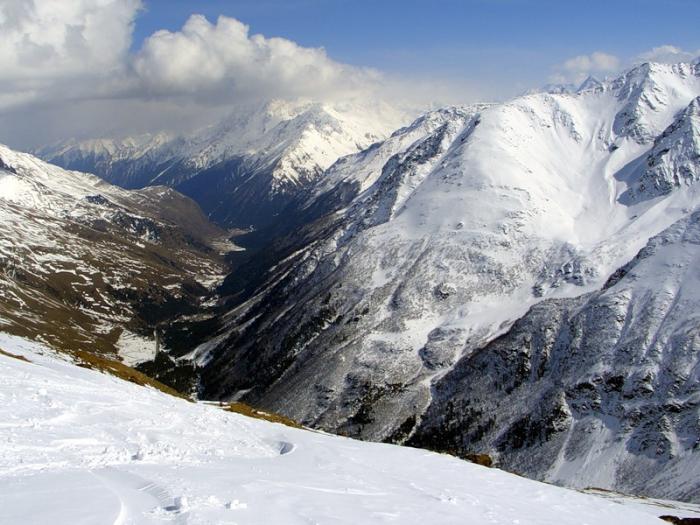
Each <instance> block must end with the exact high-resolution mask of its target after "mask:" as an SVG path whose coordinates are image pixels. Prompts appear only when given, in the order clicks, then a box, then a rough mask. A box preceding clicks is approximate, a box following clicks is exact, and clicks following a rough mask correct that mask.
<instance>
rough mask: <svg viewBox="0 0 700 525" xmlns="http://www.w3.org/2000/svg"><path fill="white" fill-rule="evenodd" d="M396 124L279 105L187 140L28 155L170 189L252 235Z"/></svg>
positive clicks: (337, 108)
mask: <svg viewBox="0 0 700 525" xmlns="http://www.w3.org/2000/svg"><path fill="white" fill-rule="evenodd" d="M404 119H405V115H403V114H402V113H401V112H398V111H396V110H394V109H392V108H390V107H389V106H387V105H385V104H382V103H373V104H366V105H356V104H350V103H347V104H335V105H331V104H321V103H315V102H307V101H297V102H286V101H279V100H278V101H272V102H269V103H266V104H263V105H260V106H256V107H251V108H243V109H240V110H237V111H235V112H233V113H232V114H231V115H229V116H228V117H227V118H225V119H223V120H221V121H220V122H218V123H217V124H214V125H212V126H209V127H207V128H204V129H202V130H199V131H197V132H196V133H193V134H191V135H188V136H173V135H170V134H167V133H159V134H155V135H141V136H136V137H126V138H120V139H112V138H103V139H94V140H83V141H76V140H69V141H66V142H63V143H59V144H56V145H53V146H50V147H46V148H42V149H40V150H38V151H37V152H36V153H37V155H39V156H40V157H42V158H43V159H45V160H47V161H49V162H52V163H54V164H57V165H59V166H62V167H64V168H66V169H73V170H80V171H86V172H90V173H95V174H97V175H99V176H100V177H102V178H103V179H105V180H107V181H108V182H110V183H112V184H116V185H118V186H121V187H123V188H129V189H136V188H143V187H146V186H152V185H166V186H170V187H172V188H175V189H177V190H178V191H180V192H182V193H184V194H185V195H188V196H190V197H191V198H193V199H194V200H195V201H197V202H198V203H199V205H200V206H201V207H202V208H203V209H204V211H205V213H206V214H207V215H208V216H209V217H210V218H211V219H212V220H213V221H215V222H217V223H219V224H221V225H223V226H227V227H238V228H248V227H250V226H252V227H255V228H258V227H261V226H265V225H268V224H271V223H273V222H275V221H276V220H279V213H280V212H281V210H282V209H283V208H284V207H285V206H286V205H287V204H288V203H289V201H290V199H291V198H293V196H294V195H295V194H296V193H298V192H299V191H301V190H303V189H305V188H306V187H308V186H309V185H310V184H311V183H313V182H314V181H315V180H316V179H317V178H318V177H319V176H320V174H321V173H323V171H324V170H325V169H326V168H328V167H329V166H330V165H331V164H333V162H335V161H336V160H337V159H338V158H339V157H341V156H344V155H348V154H350V153H356V152H358V151H360V150H362V149H364V148H366V147H368V146H370V145H371V144H372V143H374V142H377V141H379V140H381V139H384V138H386V136H387V135H388V134H389V133H390V132H391V131H393V130H394V129H396V127H398V126H399V125H400V124H401V123H402V122H403V121H404Z"/></svg>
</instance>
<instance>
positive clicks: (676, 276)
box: [410, 210, 700, 501]
mask: <svg viewBox="0 0 700 525" xmlns="http://www.w3.org/2000/svg"><path fill="white" fill-rule="evenodd" d="M698 264H700V210H697V211H694V212H693V213H692V214H690V215H689V216H687V217H684V218H683V219H680V220H679V221H677V222H676V223H674V224H673V225H672V226H670V227H669V228H667V229H666V230H664V231H663V232H662V233H661V234H659V235H657V236H655V237H653V238H652V239H651V240H650V241H649V243H648V244H647V245H646V246H645V247H644V248H643V249H642V250H641V251H640V252H639V254H638V255H637V256H636V257H635V258H634V259H633V260H632V261H631V262H630V263H629V264H627V265H625V266H623V267H622V268H620V270H619V271H618V272H616V273H615V274H613V276H612V277H611V278H610V279H609V280H608V282H607V283H606V284H605V286H604V287H603V288H602V289H601V290H599V291H597V292H594V293H592V294H586V295H583V296H581V297H576V298H571V299H548V300H545V301H542V302H541V303H539V304H537V305H536V306H534V307H532V308H531V309H530V311H529V312H528V313H527V314H526V315H525V316H524V317H522V318H521V319H519V320H518V321H516V322H515V323H514V325H513V326H512V327H511V328H510V329H509V330H508V332H506V333H505V334H503V335H502V336H500V337H498V338H496V339H495V340H493V341H491V342H490V343H488V344H487V345H485V346H484V347H482V348H479V349H478V350H476V351H475V352H473V353H471V354H469V355H466V356H464V357H463V358H462V359H460V361H459V362H458V363H457V364H456V365H455V367H454V368H453V369H452V370H451V371H450V372H449V373H448V374H447V375H446V376H445V377H444V378H442V379H441V380H440V381H438V382H437V383H436V384H435V385H434V388H433V399H432V402H431V406H430V408H429V409H428V410H427V412H426V413H425V414H424V415H423V417H422V420H421V424H420V426H419V428H418V429H417V431H416V432H415V434H414V435H413V436H412V437H411V439H410V442H411V443H412V444H414V445H420V444H424V445H428V444H429V445H430V446H435V444H436V442H439V443H440V448H442V449H449V450H454V451H459V452H460V453H462V454H467V453H474V452H475V451H481V450H488V451H491V453H494V456H498V458H499V459H498V462H499V465H501V466H502V467H503V468H505V469H507V470H514V471H517V472H520V473H523V474H525V475H527V476H529V477H533V478H538V479H544V480H547V481H550V482H555V483H557V482H558V483H564V484H566V485H571V486H576V487H579V488H584V487H589V486H596V487H599V486H606V487H614V488H615V489H617V490H620V491H622V492H625V493H640V492H646V493H657V494H661V493H663V494H664V495H665V496H666V497H671V498H674V499H684V500H694V501H697V500H698V499H700V478H698V475H697V474H698V472H700V439H698V436H700V420H699V419H698V415H699V408H698V407H699V405H698V400H699V399H700V381H699V379H700V376H699V375H698V374H699V372H698V370H699V368H698V348H699V347H698V341H699V340H700V278H699V276H698V274H697V268H698Z"/></svg>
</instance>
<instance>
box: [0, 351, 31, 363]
mask: <svg viewBox="0 0 700 525" xmlns="http://www.w3.org/2000/svg"><path fill="white" fill-rule="evenodd" d="M0 355H4V356H7V357H12V358H14V359H19V360H20V361H24V362H25V363H31V361H30V360H29V359H27V358H26V357H24V356H23V355H17V354H11V353H10V352H5V350H3V349H2V348H0Z"/></svg>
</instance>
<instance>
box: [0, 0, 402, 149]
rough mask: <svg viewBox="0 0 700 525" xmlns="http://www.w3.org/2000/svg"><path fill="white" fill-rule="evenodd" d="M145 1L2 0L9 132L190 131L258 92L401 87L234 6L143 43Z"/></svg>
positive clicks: (30, 136) (292, 94)
mask: <svg viewBox="0 0 700 525" xmlns="http://www.w3.org/2000/svg"><path fill="white" fill-rule="evenodd" d="M142 8H143V2H142V0H0V35H1V36H0V115H1V116H2V118H0V140H8V137H9V139H10V141H11V142H12V143H13V144H14V145H22V146H23V145H25V144H27V145H29V146H30V147H34V146H37V145H39V144H38V142H39V141H42V142H43V141H46V140H56V139H58V138H60V137H64V138H65V137H67V136H70V135H84V134H108V133H117V134H119V133H125V132H127V133H128V132H130V131H132V130H135V129H139V130H145V129H147V128H149V129H151V130H155V129H159V128H162V127H165V126H170V127H173V126H178V122H179V123H181V124H180V126H181V127H180V129H184V128H185V127H188V126H195V125H201V124H202V123H203V122H202V120H203V119H204V118H205V117H208V118H214V117H212V115H216V114H220V113H221V112H226V111H229V110H230V107H231V105H233V104H240V103H245V102H249V101H252V100H260V99H270V98H273V97H279V98H296V97H310V98H315V99H318V100H328V99H331V100H334V99H337V98H349V97H356V96H357V97H369V96H373V95H378V94H379V93H382V94H383V95H384V96H386V93H387V92H388V91H390V90H393V89H394V88H395V87H396V83H395V82H394V81H392V80H389V79H386V78H384V77H383V76H382V75H381V74H380V73H379V72H377V71H374V70H371V69H367V68H359V67H354V66H350V65H346V64H342V63H340V62H337V61H334V60H332V59H331V58H329V57H328V55H327V54H326V52H325V50H324V49H321V48H306V47H302V46H300V45H298V44H296V43H295V42H292V41H290V40H287V39H284V38H267V37H265V36H263V35H257V34H250V31H249V28H248V26H246V25H245V24H243V23H241V22H239V21H238V20H236V19H234V18H230V17H225V16H222V17H219V19H218V20H217V21H216V22H215V23H212V22H210V21H208V20H207V19H206V18H205V17H203V16H201V15H193V16H191V17H190V18H189V20H187V22H186V23H185V24H184V26H183V27H182V28H181V29H180V30H179V31H174V32H171V31H164V30H163V31H157V32H155V33H154V34H152V35H151V36H150V37H149V38H147V39H146V40H145V42H144V43H143V45H142V46H141V49H139V50H138V51H136V52H135V53H134V52H132V51H131V46H132V34H133V28H134V20H135V18H136V16H137V15H138V12H139V10H140V9H142ZM378 96H379V95H378ZM217 112H218V113H217ZM91 123H92V125H90V124H91ZM32 127H33V128H35V129H36V131H35V132H34V131H32V129H31V128H32ZM50 137H55V138H54V139H51V138H50ZM39 143H40V142H39Z"/></svg>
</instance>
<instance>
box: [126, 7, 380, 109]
mask: <svg viewBox="0 0 700 525" xmlns="http://www.w3.org/2000/svg"><path fill="white" fill-rule="evenodd" d="M134 72H135V74H136V75H137V76H138V78H139V80H140V81H141V82H142V85H143V87H144V88H145V89H146V90H147V91H148V92H149V93H152V94H158V95H181V94H186V95H190V94H198V95H200V96H203V97H210V95H211V93H215V94H217V95H218V97H223V98H227V97H228V98H229V99H230V98H232V97H235V98H236V99H238V100H240V98H241V97H250V96H266V97H267V96H281V97H295V96H300V95H304V96H333V95H334V94H337V93H343V94H347V93H352V92H361V91H364V90H367V89H371V88H372V87H373V85H374V84H376V83H378V82H379V80H380V75H379V74H378V73H377V72H375V71H372V70H369V69H363V68H357V67H351V66H347V65H344V64H340V63H338V62H335V61H333V60H331V59H330V58H329V57H328V56H327V55H326V52H325V51H324V50H323V49H316V48H304V47H301V46H299V45H297V44H296V43H294V42H292V41H290V40H286V39H284V38H266V37H264V36H262V35H251V34H250V33H249V28H248V26H246V25H245V24H243V23H241V22H239V21H238V20H235V19H233V18H229V17H225V16H221V17H219V19H218V20H217V22H216V23H215V24H213V23H210V22H209V21H208V20H207V19H206V18H204V17H203V16H201V15H193V16H192V17H190V18H189V20H188V21H187V22H186V23H185V25H184V26H183V28H182V30H181V31H178V32H170V31H158V32H157V33H155V34H153V35H152V36H151V37H150V38H148V39H147V40H146V42H145V43H144V46H143V48H142V49H141V50H140V52H139V53H138V55H137V56H136V58H135V60H134Z"/></svg>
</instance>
